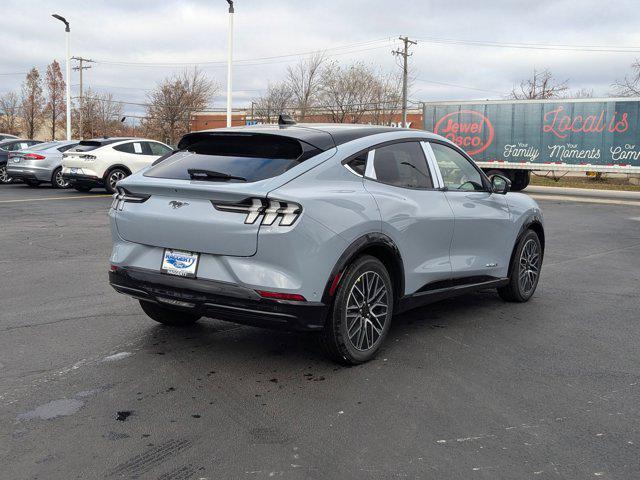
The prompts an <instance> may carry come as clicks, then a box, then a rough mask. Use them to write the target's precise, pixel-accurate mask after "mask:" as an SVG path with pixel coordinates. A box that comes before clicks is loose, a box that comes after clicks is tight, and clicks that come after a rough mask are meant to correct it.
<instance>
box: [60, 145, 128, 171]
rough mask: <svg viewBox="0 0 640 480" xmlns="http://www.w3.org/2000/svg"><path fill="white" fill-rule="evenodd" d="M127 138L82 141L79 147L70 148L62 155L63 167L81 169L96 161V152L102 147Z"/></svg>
mask: <svg viewBox="0 0 640 480" xmlns="http://www.w3.org/2000/svg"><path fill="white" fill-rule="evenodd" d="M122 140H126V138H98V139H93V140H81V141H80V143H78V145H76V146H75V147H73V148H70V149H69V150H67V151H66V152H65V153H64V154H63V155H62V166H64V167H80V168H82V167H83V166H85V167H86V166H87V162H88V161H93V160H95V152H94V150H97V149H98V148H100V147H104V146H105V145H109V144H110V143H116V142H120V141H122Z"/></svg>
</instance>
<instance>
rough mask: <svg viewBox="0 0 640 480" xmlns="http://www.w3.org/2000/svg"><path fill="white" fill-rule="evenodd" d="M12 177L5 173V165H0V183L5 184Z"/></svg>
mask: <svg viewBox="0 0 640 480" xmlns="http://www.w3.org/2000/svg"><path fill="white" fill-rule="evenodd" d="M12 181H13V179H12V178H11V177H10V176H9V175H8V174H7V166H6V165H1V166H0V184H3V185H7V184H9V183H11V182H12Z"/></svg>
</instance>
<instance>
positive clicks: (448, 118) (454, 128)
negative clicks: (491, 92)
mask: <svg viewBox="0 0 640 480" xmlns="http://www.w3.org/2000/svg"><path fill="white" fill-rule="evenodd" d="M485 131H486V137H487V140H486V141H484V140H483V137H484V133H485ZM433 132H434V133H436V134H438V135H442V136H443V137H445V138H447V139H449V140H451V141H452V142H453V143H455V144H456V145H458V146H459V147H460V148H462V149H464V151H465V152H467V154H468V155H470V156H473V155H476V154H478V153H480V152H484V151H485V150H486V149H487V148H488V147H489V145H491V142H493V125H491V122H490V121H489V119H488V118H487V117H485V116H484V115H483V114H481V113H480V112H476V111H475V110H460V111H458V112H452V113H449V114H447V115H445V116H444V117H442V118H440V120H438V122H437V123H436V125H435V127H434V129H433Z"/></svg>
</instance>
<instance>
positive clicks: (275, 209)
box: [211, 198, 302, 227]
mask: <svg viewBox="0 0 640 480" xmlns="http://www.w3.org/2000/svg"><path fill="white" fill-rule="evenodd" d="M211 203H212V204H213V206H214V207H215V208H216V210H220V211H222V212H237V213H245V214H246V215H247V216H246V218H245V219H244V223H247V224H250V225H252V224H254V223H255V222H256V220H257V219H258V217H260V216H262V220H261V221H260V223H261V224H262V225H273V224H274V223H275V221H276V220H277V219H278V218H279V219H280V222H279V223H278V225H280V226H283V227H289V226H291V225H293V223H294V222H295V221H296V220H297V219H298V217H299V216H300V213H301V212H302V207H301V206H300V205H298V204H297V203H293V202H285V201H282V200H273V199H269V200H267V199H262V198H247V199H245V200H243V201H241V202H237V203H220V202H214V201H213V200H212V201H211Z"/></svg>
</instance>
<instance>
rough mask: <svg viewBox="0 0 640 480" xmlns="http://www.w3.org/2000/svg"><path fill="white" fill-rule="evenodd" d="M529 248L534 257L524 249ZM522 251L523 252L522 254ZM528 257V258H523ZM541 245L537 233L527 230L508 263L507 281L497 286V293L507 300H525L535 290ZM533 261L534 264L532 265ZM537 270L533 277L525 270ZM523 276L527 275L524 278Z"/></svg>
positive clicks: (541, 256)
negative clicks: (501, 285)
mask: <svg viewBox="0 0 640 480" xmlns="http://www.w3.org/2000/svg"><path fill="white" fill-rule="evenodd" d="M529 248H531V249H532V250H531V251H532V252H534V255H537V257H535V262H533V260H532V257H531V255H530V254H529V253H527V251H528V250H527V251H526V249H529ZM523 252H524V254H523ZM525 257H528V258H525ZM542 259H543V252H542V245H541V243H540V239H539V238H538V234H537V233H536V232H534V231H533V230H527V231H526V232H525V233H524V235H522V237H520V240H519V241H518V245H517V246H516V249H515V251H514V254H513V258H512V260H511V265H509V283H508V284H507V285H505V286H504V287H500V288H498V294H499V295H500V297H502V299H503V300H506V301H507V302H526V301H528V300H529V299H530V298H531V297H532V296H533V294H534V293H535V291H536V287H537V286H538V281H539V280H540V272H541V270H542ZM533 263H535V265H533ZM533 271H535V272H537V273H536V274H535V278H533V279H532V277H533V274H532V273H527V272H533ZM524 277H527V279H525V278H524Z"/></svg>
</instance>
